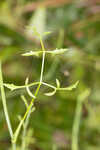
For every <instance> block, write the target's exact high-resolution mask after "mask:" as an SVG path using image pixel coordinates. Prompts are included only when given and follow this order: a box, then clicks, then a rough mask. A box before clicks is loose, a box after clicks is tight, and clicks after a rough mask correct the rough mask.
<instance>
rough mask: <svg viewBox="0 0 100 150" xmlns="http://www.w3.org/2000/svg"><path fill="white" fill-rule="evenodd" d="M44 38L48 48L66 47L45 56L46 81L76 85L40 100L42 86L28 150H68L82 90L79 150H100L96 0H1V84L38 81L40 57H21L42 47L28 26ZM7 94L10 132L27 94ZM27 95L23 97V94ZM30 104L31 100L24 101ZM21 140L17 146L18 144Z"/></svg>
mask: <svg viewBox="0 0 100 150" xmlns="http://www.w3.org/2000/svg"><path fill="white" fill-rule="evenodd" d="M32 25H35V26H36V27H37V29H38V31H39V32H40V33H43V32H46V31H51V34H50V35H48V36H47V37H45V39H44V43H45V47H46V48H47V49H49V50H53V49H56V48H66V47H67V48H69V49H70V50H69V51H68V52H66V53H65V54H62V55H61V56H55V57H49V56H47V57H46V60H45V71H44V81H45V82H48V83H51V84H54V85H55V79H56V78H58V79H59V80H60V81H61V84H62V86H63V87H64V86H66V85H70V84H72V83H75V82H76V81H77V80H79V81H80V83H79V86H78V87H77V88H76V89H75V90H73V91H68V92H57V93H56V95H54V96H53V97H46V96H44V94H43V93H44V91H47V90H48V89H46V88H41V91H40V93H39V95H38V99H37V100H36V102H35V105H36V111H35V112H34V113H33V114H32V116H31V119H30V123H29V128H28V132H27V137H28V140H29V139H31V140H29V150H31V149H32V150H33V149H34V150H53V149H54V150H55V147H56V148H57V150H71V134H72V126H73V119H74V117H75V108H76V103H77V97H78V96H79V95H80V93H82V92H83V91H84V90H85V89H87V88H89V89H90V90H91V93H90V95H89V97H88V98H87V99H86V100H85V101H84V104H83V108H82V118H81V123H80V130H79V150H100V1H99V0H79V1H78V0H77V1H75V0H44V1H43V0H28V1H27V0H15V1H14V0H0V60H2V63H3V75H4V82H7V83H14V84H16V85H23V84H24V82H25V79H26V77H27V76H29V78H30V82H31V81H36V80H38V79H39V76H40V69H41V58H35V57H27V58H26V57H22V56H21V54H22V53H24V52H26V51H30V50H38V49H40V43H39V41H38V39H36V37H35V36H34V35H33V34H32V32H31V30H30V26H32ZM5 90H6V97H7V105H8V110H9V115H10V118H11V122H12V125H13V129H15V128H16V127H17V124H18V122H19V120H18V116H19V115H21V116H23V114H24V112H25V106H24V104H23V102H22V100H21V99H20V95H21V94H25V95H26V91H25V90H16V91H13V92H11V91H10V90H8V89H5ZM26 96H27V95H26ZM27 98H28V100H29V102H30V98H29V97H27ZM20 140H21V136H20V138H19V141H18V144H19V145H20ZM9 147H10V138H9V133H8V129H7V125H6V122H5V118H4V113H3V107H2V101H1V96H0V150H5V149H6V150H7V149H8V148H9Z"/></svg>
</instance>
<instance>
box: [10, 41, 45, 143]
mask: <svg viewBox="0 0 100 150" xmlns="http://www.w3.org/2000/svg"><path fill="white" fill-rule="evenodd" d="M41 46H42V48H43V49H42V50H43V56H42V67H41V75H40V82H39V85H38V87H37V89H36V92H35V94H34V95H35V97H37V94H38V92H39V89H40V87H41V84H42V80H43V71H44V60H45V49H44V45H43V42H42V40H41ZM33 103H34V98H32V100H31V103H30V105H29V106H28V108H27V110H26V112H25V115H24V117H23V118H22V120H21V121H20V123H19V125H18V127H17V129H16V131H15V134H14V137H13V140H12V142H13V143H15V142H16V140H17V137H18V135H19V132H20V130H21V127H22V125H23V123H24V121H25V119H26V117H27V115H28V114H29V112H30V110H31V109H32V106H33Z"/></svg>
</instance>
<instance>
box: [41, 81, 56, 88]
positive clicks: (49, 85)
mask: <svg viewBox="0 0 100 150" xmlns="http://www.w3.org/2000/svg"><path fill="white" fill-rule="evenodd" d="M42 84H43V85H46V86H48V87H51V88H52V89H56V87H55V86H53V85H51V84H48V83H45V82H42Z"/></svg>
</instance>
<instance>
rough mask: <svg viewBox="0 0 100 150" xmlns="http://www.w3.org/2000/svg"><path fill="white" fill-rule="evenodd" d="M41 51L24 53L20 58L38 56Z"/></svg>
mask: <svg viewBox="0 0 100 150" xmlns="http://www.w3.org/2000/svg"><path fill="white" fill-rule="evenodd" d="M40 52H41V51H36V52H35V51H30V52H27V53H24V54H22V56H39V54H40Z"/></svg>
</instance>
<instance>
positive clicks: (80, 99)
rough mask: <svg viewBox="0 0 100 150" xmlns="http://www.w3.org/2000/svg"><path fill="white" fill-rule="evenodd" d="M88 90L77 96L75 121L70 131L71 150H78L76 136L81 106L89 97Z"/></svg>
mask: <svg viewBox="0 0 100 150" xmlns="http://www.w3.org/2000/svg"><path fill="white" fill-rule="evenodd" d="M89 94H90V90H89V89H87V90H85V91H84V92H83V93H82V94H80V95H79V96H78V99H77V106H76V112H75V119H74V123H73V129H72V150H78V134H79V126H80V120H81V115H82V104H83V101H84V100H85V99H86V98H87V97H88V96H89Z"/></svg>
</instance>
